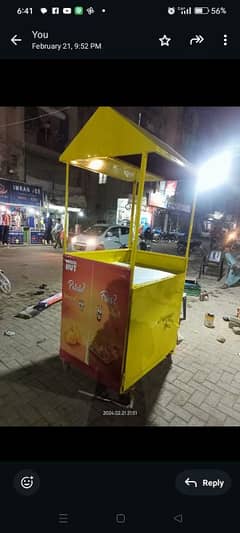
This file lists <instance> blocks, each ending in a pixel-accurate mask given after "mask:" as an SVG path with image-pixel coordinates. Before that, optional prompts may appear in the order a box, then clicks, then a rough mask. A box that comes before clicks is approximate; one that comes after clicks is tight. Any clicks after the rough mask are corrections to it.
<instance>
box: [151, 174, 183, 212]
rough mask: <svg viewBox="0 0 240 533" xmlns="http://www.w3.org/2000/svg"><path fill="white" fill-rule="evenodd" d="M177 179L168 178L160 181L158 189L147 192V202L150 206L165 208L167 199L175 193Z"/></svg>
mask: <svg viewBox="0 0 240 533" xmlns="http://www.w3.org/2000/svg"><path fill="white" fill-rule="evenodd" d="M176 188H177V181H176V180H168V181H162V182H160V190H159V191H156V192H151V193H150V194H149V199H148V204H149V205H151V206H152V207H162V208H165V209H167V207H168V200H169V198H172V197H173V196H175V194H176Z"/></svg>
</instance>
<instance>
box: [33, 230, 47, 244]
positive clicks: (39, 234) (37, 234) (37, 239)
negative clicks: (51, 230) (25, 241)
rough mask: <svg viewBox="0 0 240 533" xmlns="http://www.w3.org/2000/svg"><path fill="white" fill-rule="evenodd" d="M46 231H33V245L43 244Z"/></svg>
mask: <svg viewBox="0 0 240 533" xmlns="http://www.w3.org/2000/svg"><path fill="white" fill-rule="evenodd" d="M44 233H45V232H44V231H39V230H33V229H31V244H42V241H43V238H44Z"/></svg>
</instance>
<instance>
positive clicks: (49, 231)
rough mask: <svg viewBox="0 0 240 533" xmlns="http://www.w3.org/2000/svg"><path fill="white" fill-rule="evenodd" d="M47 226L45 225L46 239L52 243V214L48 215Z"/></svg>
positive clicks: (48, 242)
mask: <svg viewBox="0 0 240 533" xmlns="http://www.w3.org/2000/svg"><path fill="white" fill-rule="evenodd" d="M45 224H46V227H45V233H44V241H45V242H47V244H50V243H51V242H52V226H53V221H52V218H51V216H49V217H47V219H46V221H45Z"/></svg>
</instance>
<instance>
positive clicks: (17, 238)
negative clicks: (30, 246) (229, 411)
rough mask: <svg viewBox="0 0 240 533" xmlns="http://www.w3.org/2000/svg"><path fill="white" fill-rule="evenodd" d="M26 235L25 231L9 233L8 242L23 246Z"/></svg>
mask: <svg viewBox="0 0 240 533" xmlns="http://www.w3.org/2000/svg"><path fill="white" fill-rule="evenodd" d="M23 241H24V234H23V231H9V237H8V242H9V244H23Z"/></svg>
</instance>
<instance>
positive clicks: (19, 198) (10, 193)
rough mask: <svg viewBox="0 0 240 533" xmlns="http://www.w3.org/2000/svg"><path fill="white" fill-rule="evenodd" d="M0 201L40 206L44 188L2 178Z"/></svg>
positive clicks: (0, 180)
mask: <svg viewBox="0 0 240 533" xmlns="http://www.w3.org/2000/svg"><path fill="white" fill-rule="evenodd" d="M0 203H6V204H17V205H28V206H35V207H40V205H41V203H42V189H41V187H38V186H36V185H29V184H28V183H23V182H20V181H19V182H17V181H9V180H2V179H0Z"/></svg>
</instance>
